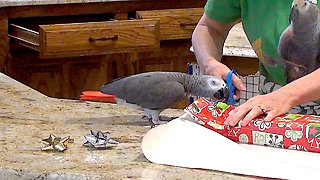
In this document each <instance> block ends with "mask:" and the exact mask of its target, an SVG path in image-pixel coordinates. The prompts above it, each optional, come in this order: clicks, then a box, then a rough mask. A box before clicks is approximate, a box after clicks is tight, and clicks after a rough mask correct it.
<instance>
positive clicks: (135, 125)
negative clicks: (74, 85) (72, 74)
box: [0, 74, 248, 179]
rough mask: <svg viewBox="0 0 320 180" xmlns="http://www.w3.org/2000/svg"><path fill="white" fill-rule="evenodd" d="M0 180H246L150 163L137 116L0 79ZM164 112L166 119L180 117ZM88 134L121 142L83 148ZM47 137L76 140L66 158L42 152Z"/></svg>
mask: <svg viewBox="0 0 320 180" xmlns="http://www.w3.org/2000/svg"><path fill="white" fill-rule="evenodd" d="M0 94H1V96H0V177H2V179H43V178H44V179H59V178H60V179H68V178H69V179H215V178H219V179H247V178H248V177H243V176H236V175H233V174H229V173H222V172H216V171H208V170H200V169H188V168H179V167H172V166H164V165H157V164H152V163H150V162H149V161H148V160H147V159H146V158H145V157H144V155H143V154H142V152H141V147H140V146H141V140H142V138H143V136H144V134H145V133H146V132H147V131H148V130H149V129H150V127H149V122H148V121H147V120H142V119H141V116H142V113H141V112H140V111H137V110H133V109H129V108H125V107H121V106H118V105H115V104H108V103H98V102H83V101H78V100H63V99H54V98H50V97H47V96H45V95H43V94H40V93H39V92H37V91H35V90H33V89H31V88H29V87H27V86H25V85H23V84H21V83H19V82H17V81H15V80H13V79H11V78H10V77H7V76H6V75H3V74H0ZM182 113H183V112H182V110H174V109H169V110H166V111H165V112H164V113H163V114H164V115H165V116H179V115H181V114H182ZM90 129H94V130H102V131H109V132H110V134H111V137H112V138H114V139H116V140H118V141H120V144H119V145H117V146H116V147H114V148H112V149H106V150H95V149H91V148H86V147H84V146H82V144H83V143H84V142H85V139H84V137H83V135H84V134H88V133H89V131H90ZM50 133H53V134H55V135H56V136H60V137H65V136H69V135H70V136H71V138H73V139H75V142H74V144H71V145H70V146H69V148H68V149H67V150H66V151H65V152H63V153H62V152H45V151H41V147H43V146H44V145H43V144H42V143H41V139H42V138H46V137H48V136H49V134H50Z"/></svg>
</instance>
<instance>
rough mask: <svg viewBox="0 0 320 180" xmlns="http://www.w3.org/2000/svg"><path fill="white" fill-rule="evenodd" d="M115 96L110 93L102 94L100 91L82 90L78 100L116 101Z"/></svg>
mask: <svg viewBox="0 0 320 180" xmlns="http://www.w3.org/2000/svg"><path fill="white" fill-rule="evenodd" d="M115 98H116V96H115V95H112V94H103V93H101V92H100V91H83V92H82V94H81V95H80V100H83V101H99V102H108V103H116V100H115Z"/></svg>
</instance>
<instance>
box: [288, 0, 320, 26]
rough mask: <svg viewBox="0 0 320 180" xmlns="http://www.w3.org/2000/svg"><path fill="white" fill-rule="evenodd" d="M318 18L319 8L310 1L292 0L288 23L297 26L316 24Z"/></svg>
mask: <svg viewBox="0 0 320 180" xmlns="http://www.w3.org/2000/svg"><path fill="white" fill-rule="evenodd" d="M318 16H319V8H318V5H317V4H316V3H314V2H313V1H311V0H293V2H292V9H291V12H290V17H289V21H290V22H294V23H297V24H307V23H308V22H316V21H317V20H318Z"/></svg>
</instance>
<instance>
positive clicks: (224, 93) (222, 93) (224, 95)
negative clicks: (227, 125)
mask: <svg viewBox="0 0 320 180" xmlns="http://www.w3.org/2000/svg"><path fill="white" fill-rule="evenodd" d="M213 96H214V97H215V98H217V99H223V100H226V99H228V98H229V89H228V88H227V87H224V88H221V89H219V90H218V91H217V92H216V93H214V95H213Z"/></svg>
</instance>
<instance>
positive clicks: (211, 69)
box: [192, 14, 245, 99]
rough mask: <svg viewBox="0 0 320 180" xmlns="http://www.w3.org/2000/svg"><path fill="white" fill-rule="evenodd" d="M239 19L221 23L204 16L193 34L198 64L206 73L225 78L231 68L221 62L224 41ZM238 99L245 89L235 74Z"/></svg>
mask: <svg viewBox="0 0 320 180" xmlns="http://www.w3.org/2000/svg"><path fill="white" fill-rule="evenodd" d="M237 22H239V21H235V22H231V23H227V24H224V23H220V22H218V21H215V20H213V19H211V18H210V17H208V16H207V15H206V14H204V15H203V16H202V18H201V19H200V21H199V23H198V25H197V26H196V28H195V30H194V32H193V35H192V45H193V48H194V51H195V55H196V58H197V62H198V65H199V67H200V70H201V71H202V72H203V73H204V74H210V75H215V76H218V77H220V78H223V79H225V78H226V75H227V74H228V73H229V72H230V69H229V68H228V67H227V66H225V65H224V64H222V63H220V61H221V57H222V50H223V45H224V42H225V40H226V38H227V35H228V33H229V30H230V29H231V28H232V27H233V26H234V25H235V24H236V23H237ZM232 79H233V83H234V84H235V86H236V88H237V91H236V97H235V98H236V99H238V98H239V97H240V91H241V90H244V89H245V86H244V85H243V83H242V81H241V79H240V78H239V77H237V76H235V75H234V76H233V78H232Z"/></svg>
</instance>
